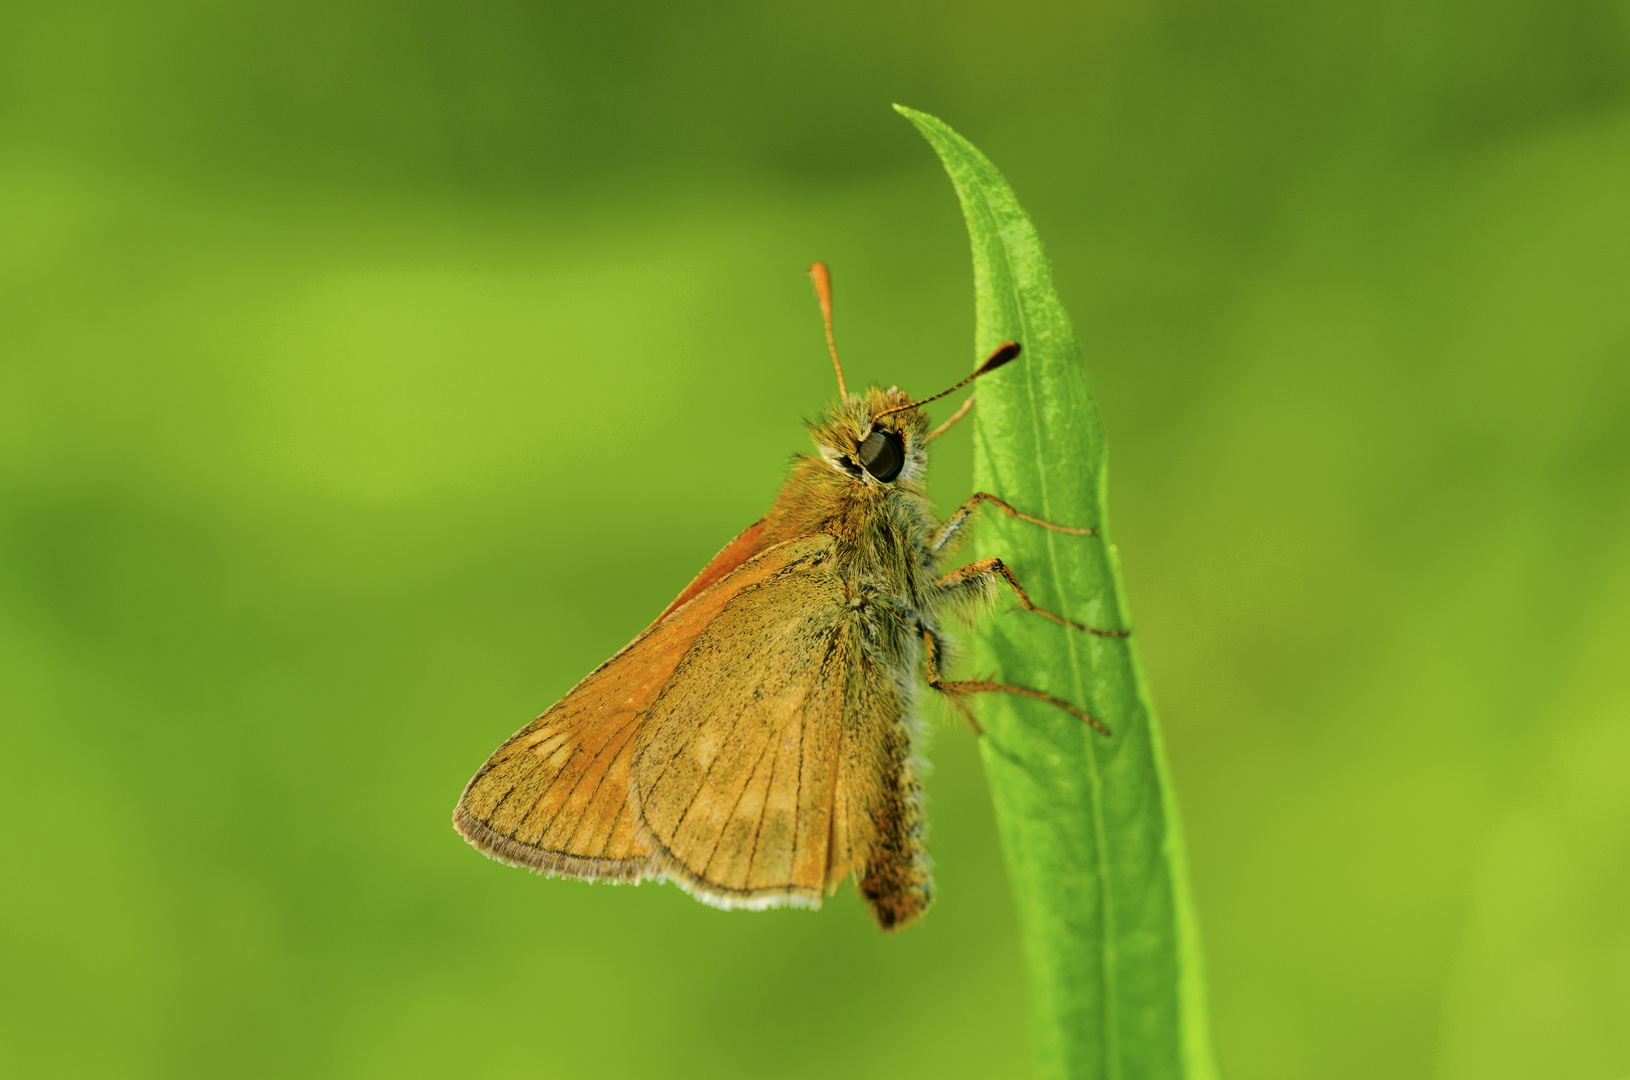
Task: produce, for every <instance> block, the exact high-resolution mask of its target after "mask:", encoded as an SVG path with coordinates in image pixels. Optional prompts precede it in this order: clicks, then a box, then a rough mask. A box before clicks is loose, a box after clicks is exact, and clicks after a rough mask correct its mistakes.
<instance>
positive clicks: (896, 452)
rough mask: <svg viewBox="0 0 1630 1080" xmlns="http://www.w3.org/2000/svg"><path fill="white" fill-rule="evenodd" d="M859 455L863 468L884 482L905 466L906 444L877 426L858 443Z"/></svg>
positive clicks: (896, 474) (891, 478)
mask: <svg viewBox="0 0 1630 1080" xmlns="http://www.w3.org/2000/svg"><path fill="white" fill-rule="evenodd" d="M859 457H860V464H861V465H862V466H863V467H864V468H865V470H866V471H867V472H869V473H871V474H872V476H873V477H874V478H875V479H878V480H881V481H882V482H883V483H885V484H886V483H888V482H889V481H890V480H893V479H894V478H895V477H896V476H899V475H900V470H901V468H903V467H904V466H905V463H906V446H905V443H903V442H901V441H900V436H898V435H896V434H895V433H894V432H892V431H886V430H884V429H883V428H878V429H877V430H876V431H874V432H872V433H871V434H870V435H868V436H866V441H865V442H863V443H861V444H860V454H859Z"/></svg>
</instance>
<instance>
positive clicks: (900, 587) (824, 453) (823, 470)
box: [765, 387, 937, 612]
mask: <svg viewBox="0 0 1630 1080" xmlns="http://www.w3.org/2000/svg"><path fill="white" fill-rule="evenodd" d="M909 401H910V399H909V398H908V397H907V396H906V395H904V394H902V393H900V392H899V391H898V390H893V389H891V390H881V389H879V388H877V387H873V388H872V389H871V390H870V391H869V392H868V394H867V395H866V396H865V397H858V396H851V397H849V398H848V399H846V400H845V401H844V402H842V403H840V404H839V405H837V406H835V407H834V408H833V409H832V410H831V411H830V412H829V413H828V415H827V417H826V418H825V419H824V420H823V421H822V422H821V423H818V424H812V425H810V433H811V435H812V436H813V438H814V440H815V445H816V449H817V450H819V452H820V455H819V456H813V455H800V456H799V457H798V458H796V459H795V461H794V463H793V469H792V475H791V476H789V477H788V478H787V481H786V483H785V484H783V485H782V488H781V493H780V496H779V497H778V498H777V499H776V502H775V506H774V508H772V509H771V511H770V514H769V516H768V518H767V520H766V521H765V541H766V542H767V543H779V542H782V541H785V540H792V539H796V538H798V537H802V536H810V535H814V534H818V533H825V534H828V535H830V536H832V537H834V538H835V539H836V541H837V543H836V544H835V545H834V546H833V549H832V553H831V555H830V556H829V559H830V562H831V564H832V570H833V572H835V573H837V574H838V575H839V576H841V577H842V578H843V579H844V582H845V584H846V585H847V586H848V587H849V589H850V590H851V591H852V592H853V593H854V594H855V595H856V597H857V600H858V601H860V602H863V603H864V602H868V601H883V602H892V604H893V605H897V606H898V607H900V608H902V609H904V610H909V611H913V612H916V611H924V609H926V608H928V607H930V606H931V605H932V598H933V591H932V588H931V583H932V581H933V579H934V574H935V570H934V558H933V556H932V554H931V551H930V542H931V540H932V537H933V535H934V530H935V529H936V528H937V524H936V522H935V520H934V514H933V506H932V504H931V503H930V502H929V499H928V494H927V490H926V485H925V480H926V472H927V466H928V456H927V452H926V447H925V441H926V436H927V432H928V423H927V421H926V420H925V419H924V417H923V415H922V413H921V412H920V411H919V410H917V409H906V410H904V411H902V412H896V413H891V414H889V415H887V416H883V417H881V418H880V419H876V420H874V419H873V418H874V417H876V416H877V414H878V413H882V412H884V411H886V410H888V409H891V408H894V407H896V406H899V405H904V404H907V403H909ZM874 433H884V435H885V436H886V437H889V438H892V439H897V440H898V450H899V453H900V455H901V456H900V459H899V461H898V462H897V463H892V462H891V463H890V464H897V472H896V473H895V474H894V475H893V476H892V478H891V479H888V480H886V481H884V480H879V479H878V478H877V477H876V476H874V475H872V474H871V473H870V472H869V471H868V470H867V469H866V468H865V467H864V465H862V461H863V460H865V459H864V457H863V454H862V452H863V448H865V446H866V441H867V439H868V437H871V436H873V435H874ZM875 441H876V440H874V442H875ZM884 475H888V473H887V472H885V473H884Z"/></svg>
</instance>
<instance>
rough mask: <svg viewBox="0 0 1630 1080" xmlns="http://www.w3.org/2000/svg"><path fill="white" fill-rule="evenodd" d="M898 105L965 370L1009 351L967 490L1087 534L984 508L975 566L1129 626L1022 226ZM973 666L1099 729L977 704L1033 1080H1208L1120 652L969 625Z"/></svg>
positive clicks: (1138, 689)
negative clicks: (941, 254)
mask: <svg viewBox="0 0 1630 1080" xmlns="http://www.w3.org/2000/svg"><path fill="white" fill-rule="evenodd" d="M895 108H896V109H898V110H899V111H900V112H901V113H902V114H903V115H904V116H906V117H907V118H908V119H910V120H911V122H912V123H914V124H916V125H917V128H918V129H919V130H920V131H921V132H922V134H923V135H924V137H926V138H927V139H928V141H929V143H930V144H931V145H932V146H933V147H934V149H935V150H936V151H938V153H939V156H940V159H941V160H942V161H943V162H944V164H945V169H946V171H947V172H948V173H950V175H951V182H952V183H953V184H954V185H955V186H956V190H957V195H958V196H959V197H960V198H961V200H962V212H963V215H964V217H965V218H966V219H967V223H968V234H969V237H970V239H971V240H972V242H973V265H974V285H975V293H976V297H977V303H978V330H977V334H976V339H977V340H976V342H975V345H976V348H975V355H976V357H977V359H978V360H981V361H982V360H983V359H984V358H985V357H986V356H987V355H989V353H990V352H991V350H992V349H994V348H995V347H996V346H997V345H999V344H1001V343H1002V342H1003V341H1006V340H1009V339H1011V340H1014V341H1017V342H1019V343H1020V344H1021V345H1023V346H1024V352H1023V354H1022V355H1021V356H1020V358H1019V359H1018V361H1017V362H1015V363H1010V364H1008V365H1007V366H1006V367H1004V368H1002V369H1001V370H1000V371H998V372H996V373H995V374H992V375H990V376H987V377H986V378H984V379H982V380H980V382H979V384H978V389H977V394H978V408H977V414H978V421H977V426H976V428H975V431H974V445H975V462H976V463H975V466H974V483H975V487H976V489H977V490H980V491H988V492H991V493H993V494H995V495H998V496H1000V497H1001V498H1003V499H1005V500H1006V501H1007V502H1009V503H1011V504H1012V505H1013V506H1014V507H1016V508H1018V509H1019V510H1021V511H1024V512H1025V513H1029V514H1032V515H1035V516H1036V517H1040V518H1043V519H1044V520H1047V521H1051V522H1054V523H1056V524H1060V525H1073V526H1081V527H1096V528H1098V529H1099V530H1100V535H1098V536H1090V537H1082V536H1071V535H1067V534H1062V533H1056V532H1051V531H1048V530H1045V529H1042V528H1039V527H1037V526H1035V525H1031V524H1027V523H1025V522H1022V521H1014V520H1012V519H1010V518H1007V517H1005V516H1003V515H1002V514H999V513H996V512H995V511H992V510H986V511H985V512H984V513H983V515H982V521H981V522H980V526H979V530H978V533H977V540H976V549H977V554H978V555H979V556H980V557H981V558H983V557H986V556H992V555H995V556H1000V557H1001V558H1002V560H1003V561H1004V562H1006V563H1007V564H1008V566H1009V567H1010V568H1011V569H1012V570H1013V572H1014V574H1015V576H1016V577H1017V578H1018V579H1019V581H1020V583H1021V584H1022V585H1023V586H1024V587H1025V589H1026V590H1027V591H1028V592H1029V593H1030V595H1031V597H1032V599H1033V600H1034V601H1035V602H1036V604H1038V605H1039V606H1041V607H1044V608H1047V609H1049V610H1051V611H1055V612H1058V613H1059V614H1061V615H1063V616H1065V617H1066V618H1069V619H1073V620H1075V621H1076V622H1080V623H1085V624H1087V625H1089V626H1093V627H1099V628H1103V629H1122V628H1128V627H1130V626H1131V622H1130V612H1129V609H1128V607H1127V602H1126V595H1125V591H1124V589H1123V587H1122V585H1121V575H1120V568H1119V565H1118V562H1117V558H1116V553H1115V547H1114V545H1113V544H1112V543H1110V540H1109V515H1108V503H1107V499H1106V490H1105V488H1106V485H1105V479H1106V469H1105V448H1104V433H1103V427H1102V425H1101V424H1100V423H1099V420H1098V412H1097V409H1096V407H1095V406H1094V404H1093V400H1092V394H1091V392H1090V391H1089V389H1088V387H1087V372H1086V365H1085V363H1084V362H1083V360H1082V357H1081V349H1080V346H1079V345H1078V344H1077V342H1076V338H1075V331H1074V330H1073V329H1072V327H1071V326H1070V320H1069V316H1068V315H1066V314H1065V312H1064V307H1063V305H1062V304H1061V303H1060V302H1059V299H1058V295H1057V293H1056V292H1055V291H1054V289H1053V280H1052V273H1051V271H1050V270H1049V268H1048V264H1047V257H1046V255H1045V254H1044V253H1043V252H1042V247H1041V240H1040V238H1039V237H1038V236H1037V235H1036V229H1035V226H1034V225H1032V224H1031V222H1030V219H1029V218H1028V217H1027V216H1026V215H1025V213H1024V210H1023V209H1021V208H1020V206H1019V203H1018V200H1017V199H1016V198H1015V197H1014V195H1013V190H1012V189H1011V188H1010V187H1009V186H1008V184H1007V181H1006V180H1004V179H1003V178H1002V174H1001V173H999V172H998V171H997V170H996V167H995V166H994V165H992V164H991V163H990V161H989V160H988V159H987V158H986V157H985V156H984V155H983V154H981V153H980V152H979V151H978V150H976V149H975V148H974V147H973V146H972V145H971V144H970V143H968V141H967V140H965V139H963V138H962V137H961V136H960V135H958V134H957V133H956V132H954V131H952V130H951V129H950V128H949V127H947V126H946V125H945V124H944V123H942V122H941V121H939V120H937V119H935V118H934V117H932V116H928V115H927V114H925V113H920V112H916V111H914V110H912V109H907V108H904V107H903V106H899V105H896V106H895ZM977 653H978V658H979V661H980V664H981V667H982V668H983V669H985V670H989V669H991V668H994V676H993V677H994V678H996V679H998V680H1000V681H1002V682H1008V683H1014V684H1018V685H1021V686H1028V687H1034V688H1036V689H1040V690H1045V691H1047V692H1049V693H1051V694H1054V695H1056V696H1058V697H1061V698H1064V699H1065V700H1068V701H1070V702H1072V703H1074V704H1076V705H1077V706H1079V707H1081V708H1084V709H1085V710H1086V711H1087V712H1089V713H1091V714H1092V715H1093V716H1094V717H1096V718H1098V719H1099V720H1101V721H1103V723H1104V724H1106V725H1107V726H1108V727H1109V728H1110V730H1111V731H1112V732H1113V733H1114V734H1113V736H1112V737H1110V738H1105V737H1104V736H1102V735H1098V734H1095V733H1094V732H1093V731H1091V730H1090V729H1089V728H1088V727H1087V726H1086V725H1085V724H1083V723H1081V721H1079V720H1077V719H1075V718H1074V717H1072V716H1070V715H1069V714H1067V713H1065V712H1064V711H1063V710H1061V709H1058V708H1056V707H1053V706H1049V705H1046V704H1044V703H1041V702H1036V701H1031V700H1028V699H1024V698H1019V697H1014V696H1011V695H1007V694H990V695H986V696H985V697H983V698H981V699H980V701H979V710H980V715H981V717H982V719H983V722H984V725H985V728H986V736H985V738H984V739H983V740H982V743H981V749H982V751H983V753H984V759H985V769H986V773H987V776H988V779H989V783H990V789H991V797H992V800H993V801H994V803H995V806H996V814H997V819H998V822H999V825H1000V829H1001V835H1002V841H1003V845H1004V848H1005V850H1006V852H1007V861H1008V869H1009V872H1010V874H1011V875H1012V880H1013V887H1014V891H1015V893H1016V895H1017V901H1018V907H1019V915H1020V920H1021V923H1022V926H1023V935H1024V944H1025V951H1026V953H1027V958H1028V962H1029V969H1030V989H1031V998H1032V1006H1033V1013H1034V1018H1035V1033H1036V1043H1037V1060H1038V1062H1039V1064H1040V1067H1041V1072H1042V1075H1043V1076H1046V1077H1069V1078H1071V1080H1075V1078H1087V1077H1091V1078H1099V1077H1103V1078H1117V1080H1120V1078H1124V1080H1157V1078H1166V1077H1182V1078H1185V1080H1207V1078H1211V1077H1214V1076H1215V1075H1216V1067H1215V1065H1214V1063H1213V1058H1212V1053H1211V1045H1210V1034H1209V1031H1208V1026H1207V1018H1206V1006H1205V984H1204V974H1203V970H1202V966H1201V955H1200V941H1199V931H1198V927H1197V923H1196V920H1195V917H1194V911H1193V908H1192V905H1191V902H1190V899H1189V890H1188V882H1187V878H1186V870H1185V863H1184V854H1183V840H1182V832H1181V829H1180V826H1179V822H1178V815H1177V805H1176V801H1175V799H1174V797H1173V795H1172V789H1171V781H1170V778H1169V777H1168V775H1167V771H1166V763H1165V755H1164V752H1163V750H1162V748H1161V742H1160V732H1159V728H1158V727H1157V726H1156V722H1155V714H1154V708H1153V706H1152V705H1151V702H1150V696H1149V689H1148V686H1147V684H1146V682H1145V679H1144V675H1143V667H1142V665H1141V664H1140V663H1139V661H1138V652H1137V639H1136V637H1135V636H1133V637H1126V638H1102V637H1094V636H1091V635H1088V634H1085V633H1082V632H1081V631H1078V630H1070V629H1067V628H1064V627H1061V626H1059V625H1057V624H1056V623H1053V622H1050V621H1048V620H1047V619H1044V618H1042V617H1040V616H1037V615H1033V614H1029V613H1026V612H1024V611H1022V610H1016V611H1012V612H1009V613H1007V614H1002V615H998V616H995V617H992V618H990V619H987V620H985V622H984V625H983V627H982V628H981V630H980V633H979V638H978V649H977Z"/></svg>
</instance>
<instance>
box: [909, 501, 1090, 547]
mask: <svg viewBox="0 0 1630 1080" xmlns="http://www.w3.org/2000/svg"><path fill="white" fill-rule="evenodd" d="M987 502H988V503H990V504H991V505H992V506H994V507H996V509H998V510H1000V511H1001V512H1002V513H1004V514H1006V515H1007V516H1008V517H1010V518H1018V519H1019V520H1020V521H1028V522H1030V524H1032V525H1040V526H1041V527H1042V528H1044V529H1051V530H1052V531H1053V532H1061V533H1069V534H1070V535H1071V536H1097V535H1098V530H1097V529H1077V528H1074V527H1072V526H1069V525H1054V524H1053V523H1052V522H1051V521H1043V520H1042V519H1041V518H1039V517H1031V516H1030V515H1029V514H1026V513H1022V512H1020V511H1019V510H1016V509H1014V508H1013V507H1012V506H1011V505H1009V504H1008V503H1007V502H1004V501H1003V500H1001V499H998V498H997V497H996V496H995V495H992V494H991V493H990V492H988V491H976V492H974V493H973V494H972V495H970V496H968V501H967V502H965V503H963V504H962V505H961V506H959V507H957V508H956V509H955V510H954V511H952V512H951V516H950V517H948V518H946V519H945V524H944V525H941V526H940V530H939V532H937V533H935V534H934V539H933V540H931V541H930V542H929V545H928V546H929V550H931V551H932V552H933V553H934V554H935V555H938V554H939V553H940V552H941V551H942V550H944V548H945V545H947V544H949V543H950V542H951V540H952V539H953V538H954V537H955V536H956V534H957V533H959V532H961V531H962V526H964V525H966V524H967V523H968V515H969V514H972V513H973V512H974V511H975V510H977V509H978V508H979V504H980V503H987Z"/></svg>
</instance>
